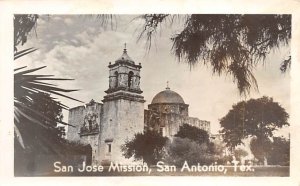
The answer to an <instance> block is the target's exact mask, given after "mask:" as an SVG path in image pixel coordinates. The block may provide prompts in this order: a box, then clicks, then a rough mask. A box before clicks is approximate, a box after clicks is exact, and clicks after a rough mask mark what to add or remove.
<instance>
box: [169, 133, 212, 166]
mask: <svg viewBox="0 0 300 186" xmlns="http://www.w3.org/2000/svg"><path fill="white" fill-rule="evenodd" d="M166 151H167V153H166V157H165V158H164V161H165V162H166V163H168V164H170V165H176V166H182V165H183V163H184V161H187V162H188V164H190V165H197V163H200V164H202V165H203V164H204V165H208V164H211V163H213V162H214V156H213V155H212V154H210V153H208V147H207V144H204V143H202V144H199V143H197V142H195V141H193V140H190V139H188V138H178V137H175V138H173V140H172V141H170V142H168V143H167V145H166Z"/></svg>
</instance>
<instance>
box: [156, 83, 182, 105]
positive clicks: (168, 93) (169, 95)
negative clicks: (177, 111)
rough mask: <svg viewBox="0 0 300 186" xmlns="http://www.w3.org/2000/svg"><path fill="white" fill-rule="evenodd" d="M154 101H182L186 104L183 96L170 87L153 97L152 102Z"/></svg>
mask: <svg viewBox="0 0 300 186" xmlns="http://www.w3.org/2000/svg"><path fill="white" fill-rule="evenodd" d="M154 103H182V104H185V103H184V101H183V98H182V97H181V96H180V95H179V94H178V93H177V92H174V91H172V90H170V88H169V87H167V88H166V90H164V91H161V92H159V93H158V94H156V96H154V98H153V99H152V102H151V104H154Z"/></svg>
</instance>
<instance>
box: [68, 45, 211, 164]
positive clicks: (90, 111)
mask: <svg viewBox="0 0 300 186" xmlns="http://www.w3.org/2000/svg"><path fill="white" fill-rule="evenodd" d="M108 68H109V87H108V89H107V90H106V91H105V93H106V95H105V96H104V99H103V100H102V102H103V103H98V102H95V101H94V100H91V101H90V102H89V103H87V104H86V105H84V106H79V107H75V108H72V109H70V111H69V121H68V122H69V123H70V124H72V125H74V126H75V127H69V128H68V131H67V139H68V140H72V141H80V142H81V143H84V144H90V145H91V147H92V163H93V164H106V163H109V162H119V163H125V164H127V163H132V160H128V159H125V158H124V157H123V156H122V152H121V145H123V144H124V143H125V141H126V140H130V139H132V138H133V137H134V134H136V133H138V132H140V133H141V132H143V131H144V130H157V131H158V132H160V133H161V134H162V135H164V136H167V137H172V136H174V135H175V134H176V133H177V132H178V130H179V127H180V126H181V125H183V124H190V125H192V126H196V127H199V128H201V129H204V130H206V131H208V132H209V130H210V128H209V127H210V123H209V122H208V121H202V120H199V119H198V118H192V117H189V114H188V107H189V105H187V104H185V103H184V101H183V99H182V97H181V96H180V95H179V94H177V93H176V92H174V91H171V90H170V88H168V87H167V89H166V90H165V91H162V92H160V93H158V94H157V95H156V96H155V97H154V98H153V100H152V103H151V104H150V105H148V110H144V102H145V100H144V97H143V96H142V91H141V89H140V79H141V77H140V69H141V68H142V66H141V64H140V63H139V64H138V65H136V64H135V62H134V61H133V60H132V59H131V58H130V57H129V56H128V54H127V51H126V49H124V52H123V54H122V56H121V57H120V58H119V59H117V60H116V61H115V63H114V64H111V63H109V66H108Z"/></svg>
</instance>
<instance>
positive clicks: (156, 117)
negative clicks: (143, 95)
mask: <svg viewBox="0 0 300 186" xmlns="http://www.w3.org/2000/svg"><path fill="white" fill-rule="evenodd" d="M144 112H145V116H144V120H145V130H155V131H157V132H162V133H163V136H166V137H173V136H174V135H175V134H177V132H178V131H179V128H180V126H182V125H183V124H189V125H191V126H195V127H197V128H200V129H203V130H205V131H207V132H208V134H210V122H209V121H205V120H200V119H198V118H193V117H186V116H184V115H180V114H176V113H166V112H165V113H163V112H158V111H155V110H145V111H144Z"/></svg>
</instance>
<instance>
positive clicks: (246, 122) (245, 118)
mask: <svg viewBox="0 0 300 186" xmlns="http://www.w3.org/2000/svg"><path fill="white" fill-rule="evenodd" d="M288 118H289V115H288V113H287V112H286V111H285V109H284V108H282V107H281V106H280V104H279V103H278V102H274V101H273V99H272V98H269V97H266V96H264V97H262V98H258V99H250V100H248V101H241V102H239V103H237V104H235V105H233V106H232V109H231V110H230V111H229V112H228V113H227V114H226V116H224V117H223V118H221V119H220V124H221V131H220V132H221V133H222V134H223V137H224V142H225V143H226V145H227V146H228V147H235V146H237V145H239V144H242V140H243V139H245V138H247V137H249V136H256V137H257V138H258V139H266V138H268V137H273V132H274V131H275V130H277V129H279V128H282V127H283V126H288V125H289V123H288V121H287V120H288Z"/></svg>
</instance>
